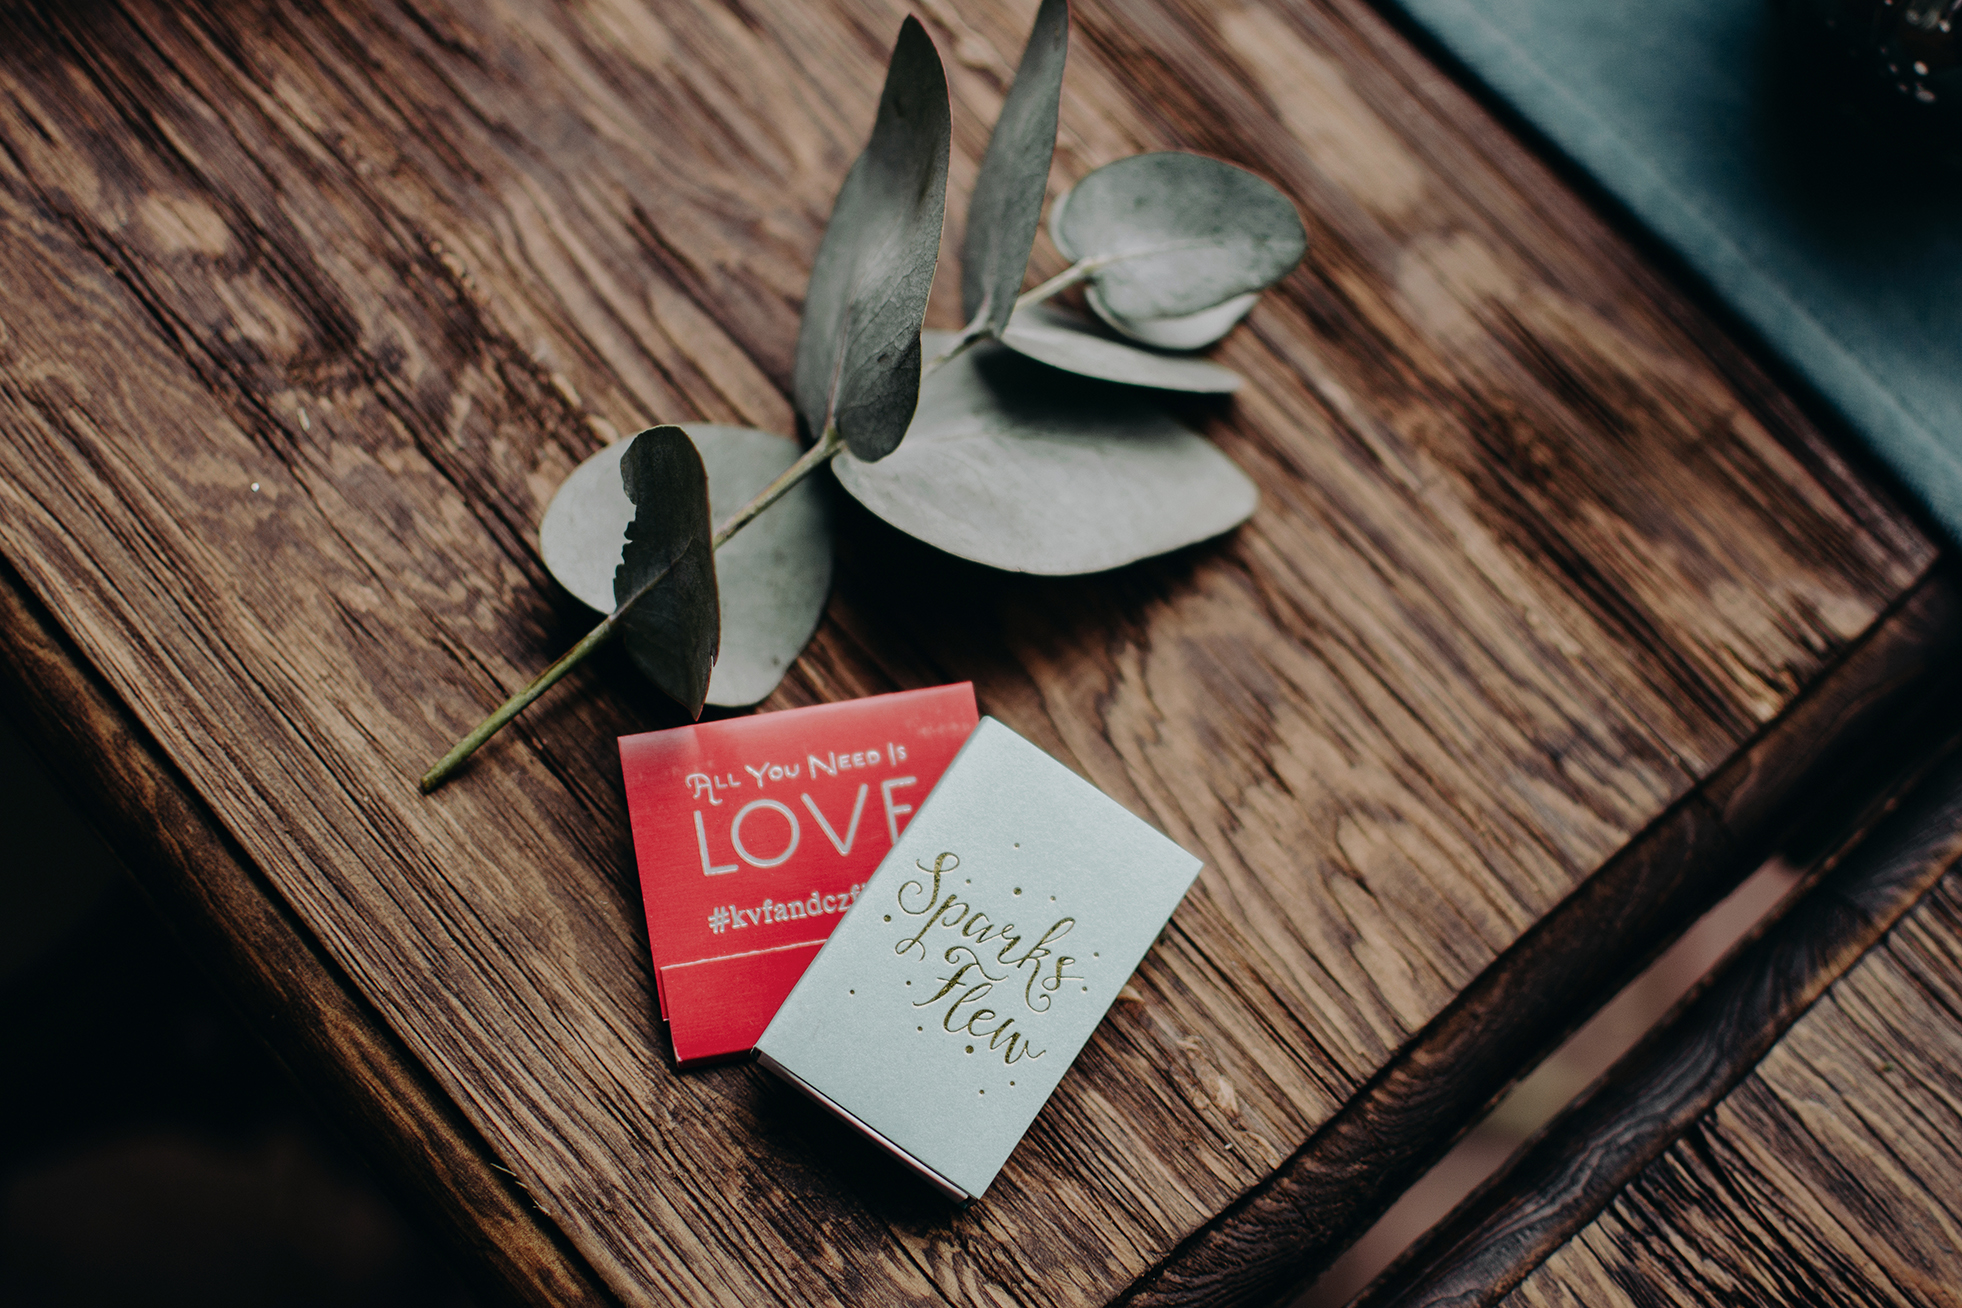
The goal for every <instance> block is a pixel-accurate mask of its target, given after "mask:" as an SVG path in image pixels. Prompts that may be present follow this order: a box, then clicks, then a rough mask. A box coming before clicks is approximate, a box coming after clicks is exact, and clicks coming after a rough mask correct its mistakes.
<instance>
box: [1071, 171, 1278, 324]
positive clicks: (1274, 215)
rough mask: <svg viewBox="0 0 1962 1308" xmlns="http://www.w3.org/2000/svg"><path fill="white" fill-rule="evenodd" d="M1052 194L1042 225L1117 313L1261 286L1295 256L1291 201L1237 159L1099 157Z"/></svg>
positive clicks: (1208, 303)
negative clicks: (1061, 192) (1061, 195)
mask: <svg viewBox="0 0 1962 1308" xmlns="http://www.w3.org/2000/svg"><path fill="white" fill-rule="evenodd" d="M1065 200H1066V202H1062V208H1061V213H1060V215H1059V216H1058V218H1057V219H1056V221H1055V222H1054V223H1053V225H1052V234H1053V235H1054V236H1055V237H1056V244H1057V246H1058V248H1059V249H1061V250H1062V252H1063V254H1064V255H1065V256H1066V257H1068V258H1069V259H1071V260H1073V261H1075V262H1077V263H1087V264H1089V265H1090V267H1089V268H1088V270H1087V271H1088V273H1089V276H1090V278H1091V280H1092V283H1093V285H1094V286H1095V288H1096V291H1097V293H1098V296H1099V298H1100V299H1101V301H1102V303H1103V304H1104V306H1105V307H1106V309H1107V310H1108V311H1109V312H1111V313H1114V314H1116V315H1117V316H1119V317H1122V318H1127V319H1141V320H1148V319H1153V318H1178V317H1183V316H1185V315H1188V314H1194V313H1198V312H1199V311H1201V310H1202V309H1210V308H1212V307H1213V306H1215V305H1217V304H1220V303H1221V302H1222V301H1225V300H1229V299H1231V298H1233V297H1234V296H1236V295H1244V294H1246V293H1247V292H1248V291H1258V290H1262V289H1264V288H1266V287H1268V286H1271V285H1273V284H1274V283H1275V282H1277V281H1279V280H1280V279H1281V278H1282V277H1283V276H1285V275H1286V274H1287V272H1288V270H1289V269H1291V268H1293V267H1294V266H1295V264H1297V263H1299V262H1300V261H1301V256H1302V254H1303V253H1304V252H1306V250H1307V248H1308V234H1307V232H1306V231H1305V230H1304V229H1303V228H1302V226H1301V216H1300V215H1299V214H1297V213H1296V212H1295V209H1294V204H1293V203H1292V202H1291V201H1290V200H1289V199H1288V198H1287V197H1286V196H1285V195H1282V194H1281V193H1280V192H1279V191H1277V190H1275V189H1274V187H1273V186H1272V185H1271V184H1269V183H1268V182H1266V181H1265V180H1263V179H1261V178H1259V177H1256V176H1254V175H1253V174H1252V173H1250V172H1248V171H1247V170H1246V169H1244V168H1236V167H1234V166H1233V165H1232V164H1228V163H1221V162H1220V161H1219V160H1217V159H1208V158H1206V157H1204V156H1203V155H1196V154H1183V153H1179V152H1177V151H1167V152H1164V153H1160V154H1139V155H1132V156H1131V157H1130V158H1128V159H1119V160H1118V161H1117V162H1116V163H1113V164H1106V165H1105V166H1104V167H1102V168H1099V169H1097V170H1096V171H1095V172H1093V173H1091V174H1090V175H1089V176H1087V177H1085V178H1084V179H1083V180H1082V181H1080V182H1078V183H1077V184H1076V187H1075V188H1074V189H1073V190H1071V192H1070V193H1069V195H1068V196H1067V197H1065Z"/></svg>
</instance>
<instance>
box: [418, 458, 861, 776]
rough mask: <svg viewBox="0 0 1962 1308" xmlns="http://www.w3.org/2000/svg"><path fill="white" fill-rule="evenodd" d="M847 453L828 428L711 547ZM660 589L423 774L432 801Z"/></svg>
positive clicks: (604, 623)
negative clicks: (469, 760)
mask: <svg viewBox="0 0 1962 1308" xmlns="http://www.w3.org/2000/svg"><path fill="white" fill-rule="evenodd" d="M844 448H845V440H844V437H842V436H840V435H839V434H838V428H837V426H836V424H833V425H832V426H830V427H827V428H825V430H824V435H823V436H821V437H819V438H818V442H817V444H815V445H813V446H811V448H810V449H808V450H805V451H804V453H803V454H802V455H800V456H799V457H798V459H797V462H795V463H793V464H791V465H790V466H789V467H788V468H785V469H784V470H783V475H782V476H780V477H778V478H777V479H776V480H775V481H773V482H771V483H770V484H769V485H768V486H765V487H764V488H763V491H762V493H761V494H759V495H758V496H757V497H756V498H755V499H753V500H751V501H750V502H749V503H747V504H745V505H743V507H742V508H740V509H738V510H736V512H735V514H734V515H732V516H731V517H730V518H729V520H728V521H727V522H725V523H723V524H722V525H721V526H720V527H717V528H716V529H715V537H714V539H713V540H712V541H711V542H710V548H711V549H718V550H719V549H721V548H722V546H723V545H724V543H726V542H727V541H728V539H729V538H730V537H731V536H733V535H735V534H736V533H737V532H739V531H741V530H742V529H743V528H744V527H746V526H748V525H749V524H750V522H751V521H752V520H753V519H754V518H755V517H756V515H757V514H759V513H761V512H763V510H765V509H767V508H769V507H770V506H771V505H772V504H775V503H776V502H777V501H778V500H780V499H782V498H783V497H784V496H785V495H786V494H788V493H789V492H790V490H791V488H792V487H794V486H796V485H797V483H798V482H800V481H803V480H804V478H806V477H808V476H810V475H811V474H812V473H813V472H816V471H817V470H818V468H820V467H822V466H823V465H824V464H826V463H829V462H830V461H831V460H833V459H835V458H837V457H838V455H839V454H840V453H841V452H843V450H844ZM658 580H659V578H656V581H658ZM654 584H655V583H654V582H649V583H648V584H647V585H645V586H643V587H641V589H640V591H639V592H638V593H637V594H634V595H631V596H629V597H628V598H627V600H626V601H625V602H624V603H622V604H621V605H620V607H619V608H617V609H615V610H613V612H611V613H609V614H607V616H606V617H604V618H602V619H601V620H600V624H599V625H598V626H597V627H594V628H593V629H592V630H591V631H589V632H587V633H586V636H585V639H583V640H581V641H580V642H579V643H578V644H577V645H574V646H573V647H572V648H571V649H569V650H567V651H566V652H565V653H564V654H563V655H562V656H561V657H560V658H559V661H558V662H556V663H554V664H553V665H552V666H551V667H549V668H547V669H545V670H544V671H543V672H541V673H539V674H538V676H537V677H536V678H535V679H533V681H532V683H531V684H530V685H528V686H526V687H525V688H524V689H523V690H521V691H519V692H518V693H517V694H515V695H513V696H511V698H509V699H507V700H505V701H504V702H503V703H502V704H500V705H498V706H497V711H496V712H494V713H492V714H491V715H490V716H489V717H487V718H485V719H484V720H483V721H482V722H480V723H478V724H477V726H476V727H475V728H474V729H473V730H472V731H471V732H470V734H469V735H467V736H465V737H464V738H463V739H462V740H459V741H457V742H456V744H455V745H453V746H451V747H450V752H449V753H447V754H445V755H443V757H442V760H441V761H440V762H438V763H437V764H436V766H435V767H433V768H431V769H429V771H428V772H426V773H424V774H423V777H422V782H421V786H422V793H423V794H425V795H427V794H428V793H429V792H430V791H432V790H434V789H436V787H438V786H440V785H442V784H443V783H444V782H445V781H447V780H449V778H450V774H451V773H453V772H455V771H456V770H457V769H458V768H459V767H461V766H462V765H463V761H464V760H465V759H467V758H469V757H470V756H471V755H472V754H474V753H476V752H477V747H478V746H479V745H482V744H483V743H484V742H485V741H487V740H489V739H490V738H491V737H492V736H493V735H495V734H497V731H498V729H499V728H501V727H502V726H503V725H504V724H505V723H507V722H509V721H510V720H511V719H512V718H515V717H517V716H518V714H519V713H521V712H523V711H524V708H525V706H526V705H527V704H529V703H531V702H532V701H533V700H535V699H537V698H538V697H539V696H540V695H543V694H544V693H545V692H546V691H547V690H549V689H551V687H552V683H553V682H555V681H557V680H558V679H559V678H560V677H563V676H564V675H565V674H566V673H568V672H570V671H572V670H573V669H574V668H576V667H578V666H579V664H580V663H581V662H583V661H584V660H585V658H586V656H587V655H588V654H591V653H592V652H593V651H594V650H596V649H598V648H599V647H600V646H601V645H604V644H605V643H606V642H607V640H608V638H610V637H611V636H612V635H613V632H614V630H615V629H616V628H617V627H618V625H619V622H620V619H621V618H623V617H625V616H626V613H627V610H628V609H629V608H631V607H632V606H633V605H634V603H635V602H636V601H638V600H639V599H640V597H641V596H642V595H645V594H646V593H647V592H648V591H650V590H652V589H653V588H654Z"/></svg>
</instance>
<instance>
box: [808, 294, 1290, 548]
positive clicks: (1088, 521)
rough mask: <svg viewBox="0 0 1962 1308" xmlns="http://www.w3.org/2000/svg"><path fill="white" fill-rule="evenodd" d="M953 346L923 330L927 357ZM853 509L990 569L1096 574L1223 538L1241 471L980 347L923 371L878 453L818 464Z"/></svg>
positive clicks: (1142, 414)
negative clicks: (891, 448) (914, 400)
mask: <svg viewBox="0 0 1962 1308" xmlns="http://www.w3.org/2000/svg"><path fill="white" fill-rule="evenodd" d="M955 339H956V337H955V336H954V334H953V333H950V332H929V333H927V338H926V347H927V348H928V349H930V350H934V351H935V352H938V351H940V350H944V349H946V348H948V346H950V345H951V344H952V343H953V341H954V340H955ZM832 467H833V469H835V470H836V472H837V474H838V480H839V482H840V483H842V484H843V485H844V487H845V489H846V490H847V491H849V492H851V494H852V495H853V496H855V497H856V498H857V499H858V500H859V502H860V503H862V504H864V505H865V507H867V508H868V509H870V510H872V512H874V513H876V514H878V515H879V516H880V517H881V518H884V519H885V520H886V521H887V522H889V523H891V524H892V525H893V526H895V527H897V528H899V529H900V530H901V531H903V532H906V533H907V534H908V535H911V536H916V537H918V538H919V539H921V540H923V541H925V542H927V544H929V545H932V546H935V547H936V548H939V549H942V550H945V551H947V552H948V553H950V554H957V555H959V556H960V557H962V558H965V559H972V560H974V561H975V562H977V563H985V564H987V565H988V566H990V567H995V568H1003V569H1007V570H1009V571H1011V572H1033V573H1042V574H1046V575H1051V576H1060V575H1068V574H1072V573H1081V572H1101V571H1104V570H1105V569H1108V568H1116V567H1121V566H1123V565H1124V564H1127V563H1131V562H1134V561H1136V560H1138V559H1143V558H1149V557H1150V556H1152V555H1154V554H1162V553H1164V552H1165V551H1167V550H1174V549H1178V548H1179V547H1181V546H1184V545H1190V544H1192V543H1194V542H1196V541H1201V540H1206V539H1208V538H1210V537H1213V536H1217V535H1219V534H1220V533H1221V532H1225V531H1229V530H1231V529H1232V528H1233V527H1235V526H1237V525H1238V524H1239V523H1241V522H1244V521H1245V520H1246V519H1247V517H1248V516H1249V515H1251V514H1252V513H1253V510H1254V506H1255V504H1256V503H1257V502H1258V499H1259V495H1258V493H1257V492H1256V491H1255V489H1254V485H1253V482H1252V481H1250V480H1249V479H1248V478H1247V475H1246V474H1245V473H1243V472H1241V471H1240V470H1239V469H1238V468H1237V467H1235V466H1234V465H1233V463H1232V461H1231V460H1229V459H1228V458H1227V457H1226V456H1225V455H1223V454H1221V453H1220V452H1219V451H1218V450H1217V449H1215V448H1214V447H1213V446H1212V445H1211V444H1210V443H1209V442H1207V441H1206V440H1205V439H1203V438H1202V437H1200V436H1199V435H1198V434H1197V433H1195V432H1193V431H1191V430H1189V429H1187V428H1186V427H1184V426H1182V425H1181V424H1180V423H1178V422H1177V421H1175V420H1174V419H1173V418H1171V417H1170V416H1169V415H1167V414H1166V413H1164V412H1163V411H1162V410H1160V409H1158V408H1157V407H1155V406H1154V405H1152V404H1151V403H1150V402H1149V401H1148V400H1146V399H1145V398H1144V397H1143V396H1142V395H1141V394H1140V393H1139V392H1138V391H1136V390H1134V389H1130V388H1126V387H1119V386H1111V385H1107V384H1102V383H1098V382H1090V381H1084V380H1082V379H1080V378H1076V377H1071V376H1069V375H1068V374H1066V373H1060V372H1057V371H1055V370H1054V369H1051V368H1046V367H1043V366H1042V365H1041V364H1038V363H1034V362H1032V361H1030V360H1028V359H1024V358H1022V357H1020V356H1019V355H1017V354H1016V353H1015V352H1013V351H1012V350H1009V349H1008V348H1006V347H1005V346H1002V345H1000V344H997V343H995V342H984V343H982V344H980V345H977V346H975V347H974V348H972V349H970V350H968V351H967V352H966V353H964V354H961V355H958V356H956V357H955V358H953V359H951V360H949V361H948V362H947V363H946V364H944V365H942V366H941V367H940V368H938V369H936V370H935V371H934V372H933V374H932V375H931V376H929V377H928V378H927V380H926V385H925V386H924V387H923V388H922V389H921V394H920V409H919V414H918V415H917V416H916V417H915V418H914V420H913V426H912V430H911V431H910V432H908V434H907V439H906V443H905V444H904V445H902V446H901V447H900V449H899V451H898V452H897V453H895V454H894V455H893V456H892V457H891V458H889V459H886V460H884V461H883V462H880V463H865V462H862V461H860V460H858V459H855V458H853V457H852V456H851V455H849V454H846V455H842V456H840V457H839V459H838V460H837V462H835V463H834V464H832Z"/></svg>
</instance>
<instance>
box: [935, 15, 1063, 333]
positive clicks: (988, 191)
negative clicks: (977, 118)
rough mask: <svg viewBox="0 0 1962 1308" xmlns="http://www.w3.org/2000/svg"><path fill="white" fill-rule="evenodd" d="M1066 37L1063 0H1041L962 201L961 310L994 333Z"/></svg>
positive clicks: (1030, 224)
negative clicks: (964, 208)
mask: <svg viewBox="0 0 1962 1308" xmlns="http://www.w3.org/2000/svg"><path fill="white" fill-rule="evenodd" d="M1069 44H1070V6H1069V0H1042V8H1040V9H1038V10H1037V11H1036V19H1035V27H1034V29H1033V30H1032V31H1031V32H1030V33H1029V44H1028V46H1027V48H1025V49H1024V50H1023V51H1022V63H1021V66H1020V67H1019V68H1017V69H1016V70H1015V85H1013V86H1011V87H1010V88H1009V89H1008V98H1007V99H1005V100H1003V101H1002V106H1001V117H999V118H997V119H996V120H995V130H994V134H993V135H992V136H990V137H989V138H988V152H987V154H986V155H984V156H983V157H982V159H981V171H980V172H979V173H978V174H977V175H976V176H975V179H974V195H973V196H972V198H970V199H969V200H968V205H967V235H966V237H965V238H964V239H963V241H962V243H961V311H962V312H963V313H965V314H966V315H967V317H968V324H969V327H970V329H973V330H979V331H982V332H985V333H986V334H987V335H990V336H1000V335H1001V334H1002V332H1003V330H1005V329H1006V328H1007V326H1008V316H1009V314H1011V313H1012V312H1014V309H1015V297H1016V296H1017V295H1018V294H1020V293H1021V290H1022V277H1023V275H1024V274H1025V273H1027V271H1028V267H1029V247H1030V246H1031V245H1033V244H1034V243H1035V234H1036V227H1037V226H1038V225H1040V223H1041V221H1042V196H1043V190H1044V188H1045V187H1046V185H1047V184H1048V181H1049V161H1050V157H1051V156H1052V155H1053V154H1055V152H1056V106H1057V102H1058V100H1059V99H1060V98H1061V96H1062V94H1063V64H1064V61H1065V60H1066V58H1067V57H1068V54H1069Z"/></svg>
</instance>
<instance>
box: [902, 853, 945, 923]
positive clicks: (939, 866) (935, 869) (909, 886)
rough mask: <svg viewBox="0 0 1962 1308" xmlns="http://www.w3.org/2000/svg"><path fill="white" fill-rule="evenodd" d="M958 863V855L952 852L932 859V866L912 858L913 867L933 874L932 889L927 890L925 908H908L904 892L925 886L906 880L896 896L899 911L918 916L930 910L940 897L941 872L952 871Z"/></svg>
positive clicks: (909, 915)
mask: <svg viewBox="0 0 1962 1308" xmlns="http://www.w3.org/2000/svg"><path fill="white" fill-rule="evenodd" d="M950 860H951V861H950ZM960 865H961V860H960V856H959V855H957V854H952V853H947V854H942V855H940V856H939V857H938V858H936V859H934V860H933V866H932V867H928V866H927V865H926V864H924V863H922V862H920V861H919V860H918V859H914V860H913V866H914V867H916V868H918V869H920V871H922V872H931V873H932V874H933V889H932V890H927V901H926V902H927V907H926V908H908V907H906V892H907V891H908V890H926V887H925V886H924V885H922V884H921V883H919V882H918V881H908V882H906V883H905V884H904V885H902V886H900V888H899V894H898V896H897V898H898V900H899V911H900V912H902V913H904V914H906V916H908V917H918V916H919V915H920V914H921V913H925V912H927V911H928V910H930V909H931V908H932V907H933V905H934V904H935V903H937V902H939V899H940V874H941V873H943V872H952V871H953V870H954V869H955V868H957V867H959V866H960Z"/></svg>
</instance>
